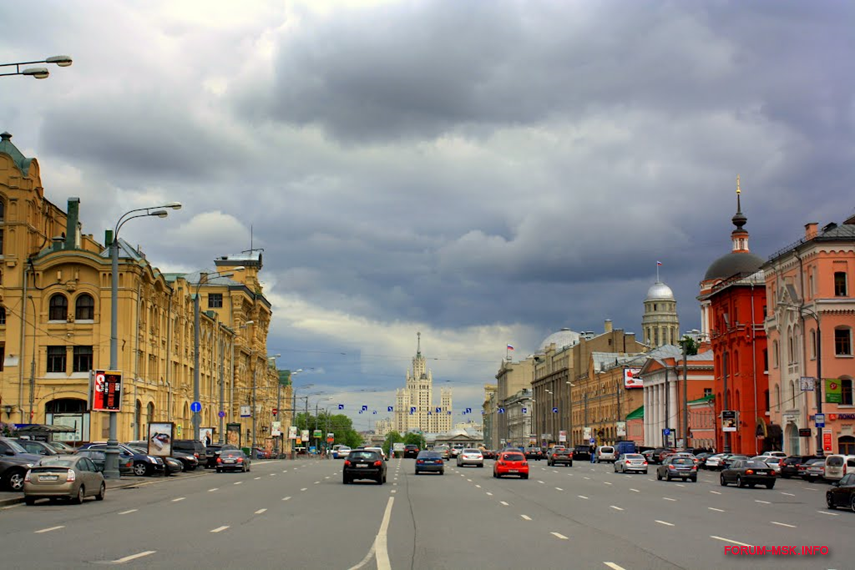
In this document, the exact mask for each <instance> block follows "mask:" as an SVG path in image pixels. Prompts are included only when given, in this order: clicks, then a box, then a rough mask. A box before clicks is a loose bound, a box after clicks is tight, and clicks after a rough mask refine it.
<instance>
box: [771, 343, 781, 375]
mask: <svg viewBox="0 0 855 570" xmlns="http://www.w3.org/2000/svg"><path fill="white" fill-rule="evenodd" d="M779 356H780V355H779V354H778V341H777V340H776V341H775V342H773V343H772V365H773V366H774V367H775V368H777V367H778V366H779V364H780V362H781V361H780V359H779V358H778V357H779Z"/></svg>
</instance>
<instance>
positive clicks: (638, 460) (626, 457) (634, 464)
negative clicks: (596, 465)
mask: <svg viewBox="0 0 855 570" xmlns="http://www.w3.org/2000/svg"><path fill="white" fill-rule="evenodd" d="M633 471H638V472H640V473H644V474H647V460H646V459H645V458H644V456H643V455H641V454H640V453H624V454H623V455H621V456H620V458H618V460H617V461H615V473H632V472H633Z"/></svg>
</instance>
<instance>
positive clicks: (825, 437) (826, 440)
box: [822, 429, 831, 451]
mask: <svg viewBox="0 0 855 570" xmlns="http://www.w3.org/2000/svg"><path fill="white" fill-rule="evenodd" d="M822 450H823V451H831V430H830V429H824V430H822Z"/></svg>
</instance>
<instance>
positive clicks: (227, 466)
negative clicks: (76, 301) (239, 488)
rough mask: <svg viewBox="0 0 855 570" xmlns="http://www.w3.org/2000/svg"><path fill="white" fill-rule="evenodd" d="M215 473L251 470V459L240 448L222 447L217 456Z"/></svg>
mask: <svg viewBox="0 0 855 570" xmlns="http://www.w3.org/2000/svg"><path fill="white" fill-rule="evenodd" d="M216 469H217V473H222V472H223V471H242V472H244V473H247V472H249V471H251V470H252V459H251V458H250V457H249V456H248V455H247V454H245V453H244V452H243V451H241V450H240V449H223V450H220V453H219V455H218V456H217V467H216Z"/></svg>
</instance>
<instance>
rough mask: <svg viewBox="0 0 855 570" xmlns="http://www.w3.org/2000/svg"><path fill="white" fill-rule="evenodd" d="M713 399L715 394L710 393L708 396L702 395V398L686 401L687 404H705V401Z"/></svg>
mask: <svg viewBox="0 0 855 570" xmlns="http://www.w3.org/2000/svg"><path fill="white" fill-rule="evenodd" d="M713 400H715V395H714V394H710V395H709V396H704V397H703V398H698V399H697V400H689V401H688V402H686V403H687V404H706V403H707V402H712V401H713Z"/></svg>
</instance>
